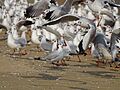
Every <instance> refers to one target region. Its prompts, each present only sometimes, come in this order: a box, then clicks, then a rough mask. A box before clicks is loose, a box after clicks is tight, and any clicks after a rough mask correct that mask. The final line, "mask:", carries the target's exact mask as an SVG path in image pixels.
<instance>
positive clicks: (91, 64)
mask: <svg viewBox="0 0 120 90" xmlns="http://www.w3.org/2000/svg"><path fill="white" fill-rule="evenodd" d="M70 66H74V67H81V68H84V67H88V68H91V67H97V65H96V64H93V63H87V64H85V63H84V64H83V63H79V64H74V65H70Z"/></svg>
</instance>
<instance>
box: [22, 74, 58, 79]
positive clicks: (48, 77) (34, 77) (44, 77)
mask: <svg viewBox="0 0 120 90" xmlns="http://www.w3.org/2000/svg"><path fill="white" fill-rule="evenodd" d="M21 77H22V78H26V79H42V80H57V79H59V78H60V76H53V75H50V74H38V75H36V76H35V75H34V76H21Z"/></svg>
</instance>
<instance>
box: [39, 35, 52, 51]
mask: <svg viewBox="0 0 120 90" xmlns="http://www.w3.org/2000/svg"><path fill="white" fill-rule="evenodd" d="M39 41H40V47H41V49H42V50H43V51H45V52H51V51H52V45H53V43H51V42H49V41H47V39H46V37H45V35H41V36H39Z"/></svg>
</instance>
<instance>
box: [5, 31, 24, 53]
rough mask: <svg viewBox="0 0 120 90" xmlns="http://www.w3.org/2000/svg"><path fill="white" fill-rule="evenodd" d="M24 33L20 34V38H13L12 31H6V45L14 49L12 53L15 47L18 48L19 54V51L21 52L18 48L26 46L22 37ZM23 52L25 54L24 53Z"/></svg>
mask: <svg viewBox="0 0 120 90" xmlns="http://www.w3.org/2000/svg"><path fill="white" fill-rule="evenodd" d="M24 34H25V33H23V34H22V37H21V38H19V39H14V38H13V35H12V32H11V31H8V39H7V45H8V46H9V47H10V48H12V49H14V52H13V54H15V50H16V49H17V50H19V54H21V53H20V52H21V50H20V48H22V47H25V46H26V38H25V37H23V36H25V35H24ZM24 54H26V53H24Z"/></svg>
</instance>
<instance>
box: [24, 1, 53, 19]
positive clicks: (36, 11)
mask: <svg viewBox="0 0 120 90" xmlns="http://www.w3.org/2000/svg"><path fill="white" fill-rule="evenodd" d="M50 2H51V3H55V1H54V0H40V1H38V2H36V3H35V4H34V5H31V6H29V7H28V8H27V9H26V13H25V17H37V16H39V15H41V14H42V13H43V12H44V11H45V10H46V9H48V8H49V3H50Z"/></svg>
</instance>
